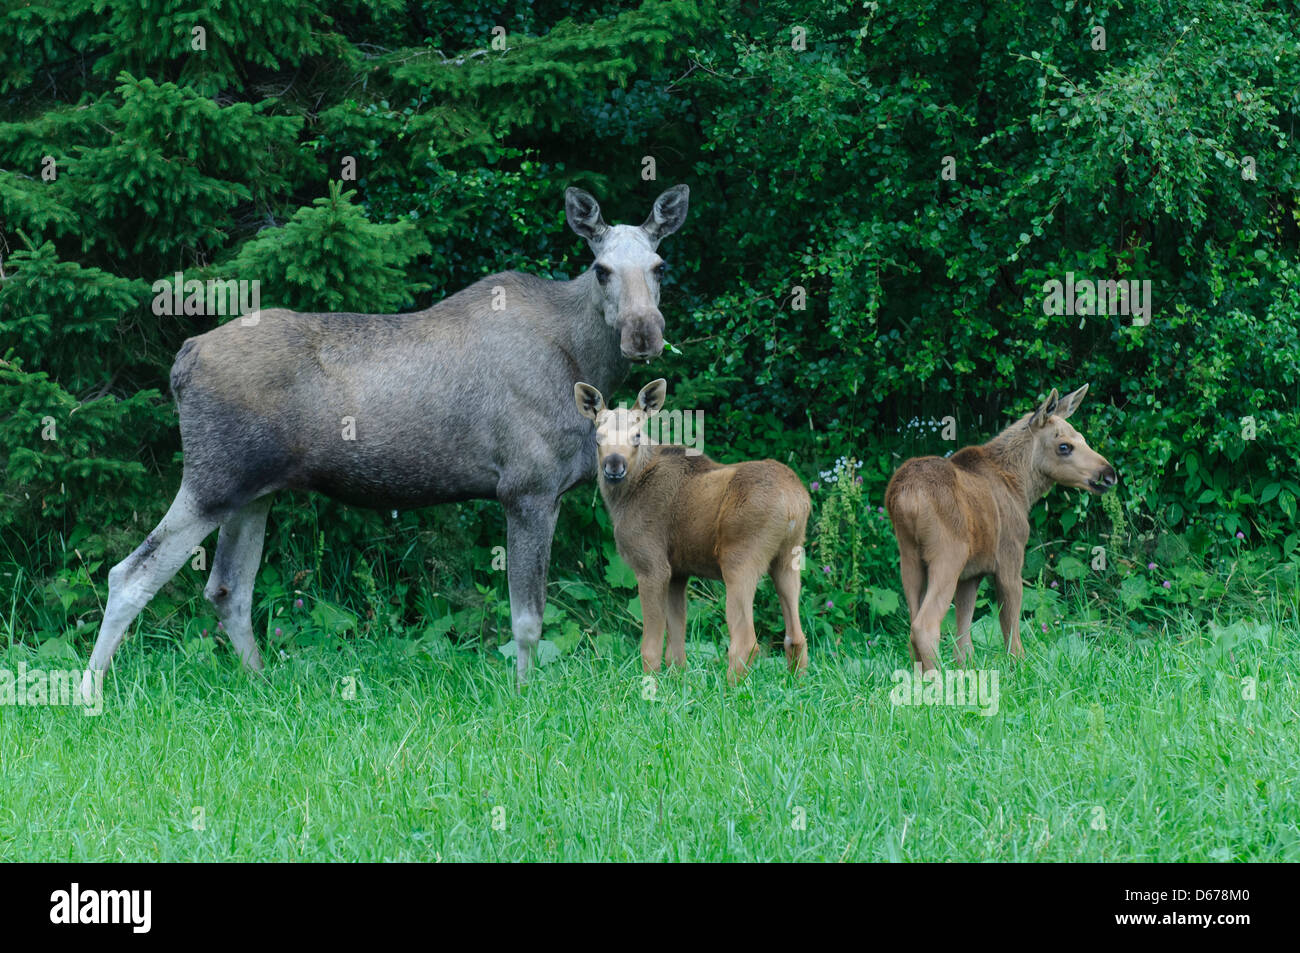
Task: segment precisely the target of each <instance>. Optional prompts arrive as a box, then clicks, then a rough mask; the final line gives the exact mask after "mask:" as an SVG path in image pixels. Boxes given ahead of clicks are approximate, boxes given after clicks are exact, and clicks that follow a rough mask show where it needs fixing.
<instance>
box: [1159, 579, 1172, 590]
mask: <svg viewBox="0 0 1300 953" xmlns="http://www.w3.org/2000/svg"><path fill="white" fill-rule="evenodd" d="M1160 585H1162V586H1164V587H1165V588H1166V589H1172V588H1174V587H1173V584H1172V583H1171V582H1170V581H1169V580H1168V579H1166V580H1165V581H1164V582H1162V583H1161V584H1160Z"/></svg>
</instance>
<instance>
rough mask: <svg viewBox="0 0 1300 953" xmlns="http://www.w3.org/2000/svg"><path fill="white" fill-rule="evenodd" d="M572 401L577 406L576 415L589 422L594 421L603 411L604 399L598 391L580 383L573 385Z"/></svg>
mask: <svg viewBox="0 0 1300 953" xmlns="http://www.w3.org/2000/svg"><path fill="white" fill-rule="evenodd" d="M573 401H574V403H575V404H577V405H578V413H580V414H582V416H584V417H586V418H588V419H590V420H595V419H596V418H597V417H599V416H600V412H601V411H602V410H604V409H605V398H604V397H602V396H601V393H600V391H598V390H596V388H594V387H592V386H591V385H590V384H584V383H583V382H582V381H578V383H576V384H574V385H573Z"/></svg>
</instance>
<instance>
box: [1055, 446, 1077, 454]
mask: <svg viewBox="0 0 1300 953" xmlns="http://www.w3.org/2000/svg"><path fill="white" fill-rule="evenodd" d="M1073 449H1074V448H1073V447H1072V446H1070V445H1069V444H1068V443H1063V444H1061V445H1060V446H1058V447H1057V448H1056V452H1057V453H1059V454H1060V455H1061V456H1063V457H1068V456H1069V455H1070V451H1071V450H1073Z"/></svg>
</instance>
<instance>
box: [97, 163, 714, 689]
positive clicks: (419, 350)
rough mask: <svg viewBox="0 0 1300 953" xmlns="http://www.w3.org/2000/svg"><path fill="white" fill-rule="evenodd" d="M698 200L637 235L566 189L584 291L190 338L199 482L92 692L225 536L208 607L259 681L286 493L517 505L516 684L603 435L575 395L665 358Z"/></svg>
mask: <svg viewBox="0 0 1300 953" xmlns="http://www.w3.org/2000/svg"><path fill="white" fill-rule="evenodd" d="M688 202H689V190H688V189H687V187H686V186H685V185H678V186H675V187H673V188H671V189H669V190H668V191H667V192H665V193H664V194H662V195H661V196H659V198H658V199H657V200H656V201H655V203H654V207H653V209H652V210H651V212H650V216H649V218H647V219H646V221H645V223H644V224H643V225H640V226H630V225H613V226H610V225H606V224H605V221H604V219H603V218H602V217H601V214H600V206H599V205H598V204H597V202H596V200H595V199H594V198H593V197H592V196H591V195H589V194H587V193H586V192H583V191H582V190H580V189H573V188H571V189H568V190H567V191H566V192H565V195H564V210H565V215H566V217H567V219H568V223H569V226H570V227H571V228H572V229H573V230H574V231H575V232H577V234H578V235H580V236H581V237H583V238H585V239H586V240H587V242H588V244H589V245H590V247H591V250H592V252H593V253H594V255H595V262H594V264H593V266H592V267H591V268H590V269H588V270H587V271H585V272H583V273H582V274H581V275H579V276H578V277H577V278H575V279H573V280H572V281H548V280H544V279H541V278H537V277H534V276H531V275H526V274H521V273H519V272H505V273H502V274H496V275H490V276H489V277H487V278H484V279H482V280H481V281H479V282H477V283H475V284H473V285H470V286H469V287H468V288H466V289H464V290H463V291H460V292H457V293H456V294H454V295H452V296H451V297H449V298H447V299H446V300H444V301H441V302H439V303H438V304H435V305H434V306H433V307H431V308H429V309H428V310H425V311H416V312H412V313H409V314H384V315H371V314H351V313H338V314H302V313H297V312H293V311H288V310H279V309H276V310H268V311H262V312H260V313H259V314H258V315H256V316H255V317H248V318H245V319H242V320H236V321H231V322H229V323H227V324H224V325H222V326H220V327H218V328H215V329H213V330H211V331H209V332H207V333H206V334H202V335H199V336H198V337H194V338H190V339H189V340H187V341H186V342H185V343H184V344H183V345H182V346H181V349H180V352H179V353H178V354H177V356H176V361H175V363H174V364H173V365H172V372H171V385H172V393H173V394H174V396H175V399H176V405H177V410H178V412H179V415H180V425H181V444H182V447H183V450H184V469H183V475H182V477H181V486H180V490H179V492H178V493H177V494H176V498H175V500H173V501H172V504H171V507H170V508H169V509H168V510H167V513H166V514H165V515H164V516H163V518H162V521H161V522H160V523H159V524H158V525H157V527H155V528H154V530H153V532H151V533H150V534H149V535H148V537H146V539H145V541H144V542H143V543H141V544H140V546H139V547H138V548H137V549H136V550H135V552H133V553H131V555H130V556H128V557H127V558H126V559H124V560H123V561H122V562H120V563H118V564H117V565H116V566H114V567H113V568H112V570H110V572H109V574H108V587H109V591H108V604H107V605H106V606H105V608H104V620H103V623H102V624H101V625H100V629H99V636H98V638H97V639H96V640H95V647H94V650H93V652H92V653H91V657H90V663H89V666H88V668H87V670H86V674H85V677H84V679H83V681H82V686H81V690H82V693H83V695H85V696H87V697H90V696H92V694H93V693H94V692H95V691H97V687H98V680H97V673H101V672H103V671H104V670H105V669H106V668H107V667H108V665H109V662H110V661H111V659H112V657H113V653H114V651H116V649H117V647H118V645H119V644H120V643H121V641H122V638H123V636H124V635H125V633H126V630H127V627H128V626H129V625H130V624H131V622H132V620H134V619H135V617H136V615H138V614H139V612H140V610H141V609H143V608H144V606H145V605H146V604H147V603H148V601H149V600H150V599H151V598H153V596H154V594H155V593H156V592H157V591H158V590H159V589H160V588H161V587H162V586H163V585H164V584H165V583H166V582H167V580H169V579H171V577H172V576H173V575H175V574H176V572H177V571H178V570H179V569H180V568H181V566H182V565H184V563H185V562H186V561H187V560H188V559H189V558H190V556H191V553H192V551H193V549H194V547H195V546H197V545H198V544H199V543H200V542H202V541H203V539H204V538H205V537H206V536H207V535H208V534H209V533H210V532H212V530H213V529H216V528H217V527H220V529H221V532H220V535H219V537H218V541H217V551H216V555H215V556H214V558H213V562H212V573H211V577H210V579H209V581H208V584H207V586H206V588H205V589H204V595H205V596H206V597H207V598H208V599H209V600H210V601H211V602H212V604H213V605H214V606H215V607H216V610H217V614H218V616H219V617H220V619H221V621H222V624H223V627H224V628H225V631H226V633H227V634H228V635H229V636H230V640H231V642H232V643H233V644H234V647H235V649H236V651H237V652H238V653H239V655H240V658H241V659H243V661H244V664H245V665H247V666H248V667H249V668H250V669H254V670H256V669H260V668H261V667H262V658H261V654H260V653H259V652H258V649H257V642H256V640H255V639H254V637H253V627H252V599H253V579H254V577H255V576H256V574H257V569H258V563H259V562H260V560H261V554H262V542H263V537H264V535H265V529H266V515H267V511H268V509H269V508H270V503H271V495H272V494H273V493H274V492H275V491H276V490H282V489H286V488H289V489H299V490H315V491H318V492H320V493H324V494H326V495H327V496H331V497H333V498H335V499H339V500H342V501H344V502H348V503H356V504H358V505H361V506H367V507H374V508H377V509H394V508H400V509H412V508H415V507H420V506H428V505H430V504H433V503H445V502H451V501H456V500H469V499H497V500H500V501H501V503H502V505H503V506H504V507H505V511H506V553H507V557H506V558H507V575H508V580H509V587H510V614H511V628H512V630H513V633H514V637H515V639H516V641H517V643H518V646H519V656H518V672H519V676H520V678H522V677H523V676H524V675H525V674H526V673H527V671H528V667H529V662H530V657H531V654H532V649H533V647H534V646H536V645H537V642H538V640H539V639H540V638H541V629H542V612H543V609H544V608H545V601H546V570H547V564H548V563H549V561H550V552H551V538H552V536H553V535H554V532H555V520H556V515H557V512H558V509H559V500H560V496H561V495H562V494H563V493H564V492H565V491H566V490H568V489H569V488H570V487H572V486H573V485H574V484H576V483H578V482H580V481H582V480H585V479H588V478H590V477H592V476H594V475H595V471H596V441H595V436H594V434H593V433H592V431H591V427H590V425H589V424H587V422H586V421H585V420H583V419H582V418H581V417H578V416H577V415H576V414H574V413H573V385H574V383H576V382H577V381H580V380H581V381H590V382H593V383H596V385H597V386H599V387H602V388H608V387H611V386H613V385H614V384H615V383H616V382H617V381H618V380H620V379H621V378H622V377H623V376H624V374H626V372H627V369H628V367H629V364H630V362H632V361H640V362H648V361H650V360H652V359H653V358H655V357H658V356H659V354H660V353H661V352H662V350H663V345H664V338H663V331H664V318H663V315H662V314H661V313H660V311H659V291H660V281H661V279H662V276H663V267H664V266H663V259H661V258H660V257H659V255H658V254H657V253H656V248H657V247H658V245H659V242H660V241H661V240H662V239H663V238H665V237H666V236H668V235H671V234H672V233H673V232H675V231H677V229H679V228H680V227H681V225H682V222H683V221H684V220H685V218H686V211H687V206H688Z"/></svg>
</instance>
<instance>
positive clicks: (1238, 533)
mask: <svg viewBox="0 0 1300 953" xmlns="http://www.w3.org/2000/svg"><path fill="white" fill-rule="evenodd" d="M1237 538H1238V539H1245V538H1246V534H1245V533H1243V532H1242V531H1241V530H1237Z"/></svg>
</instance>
